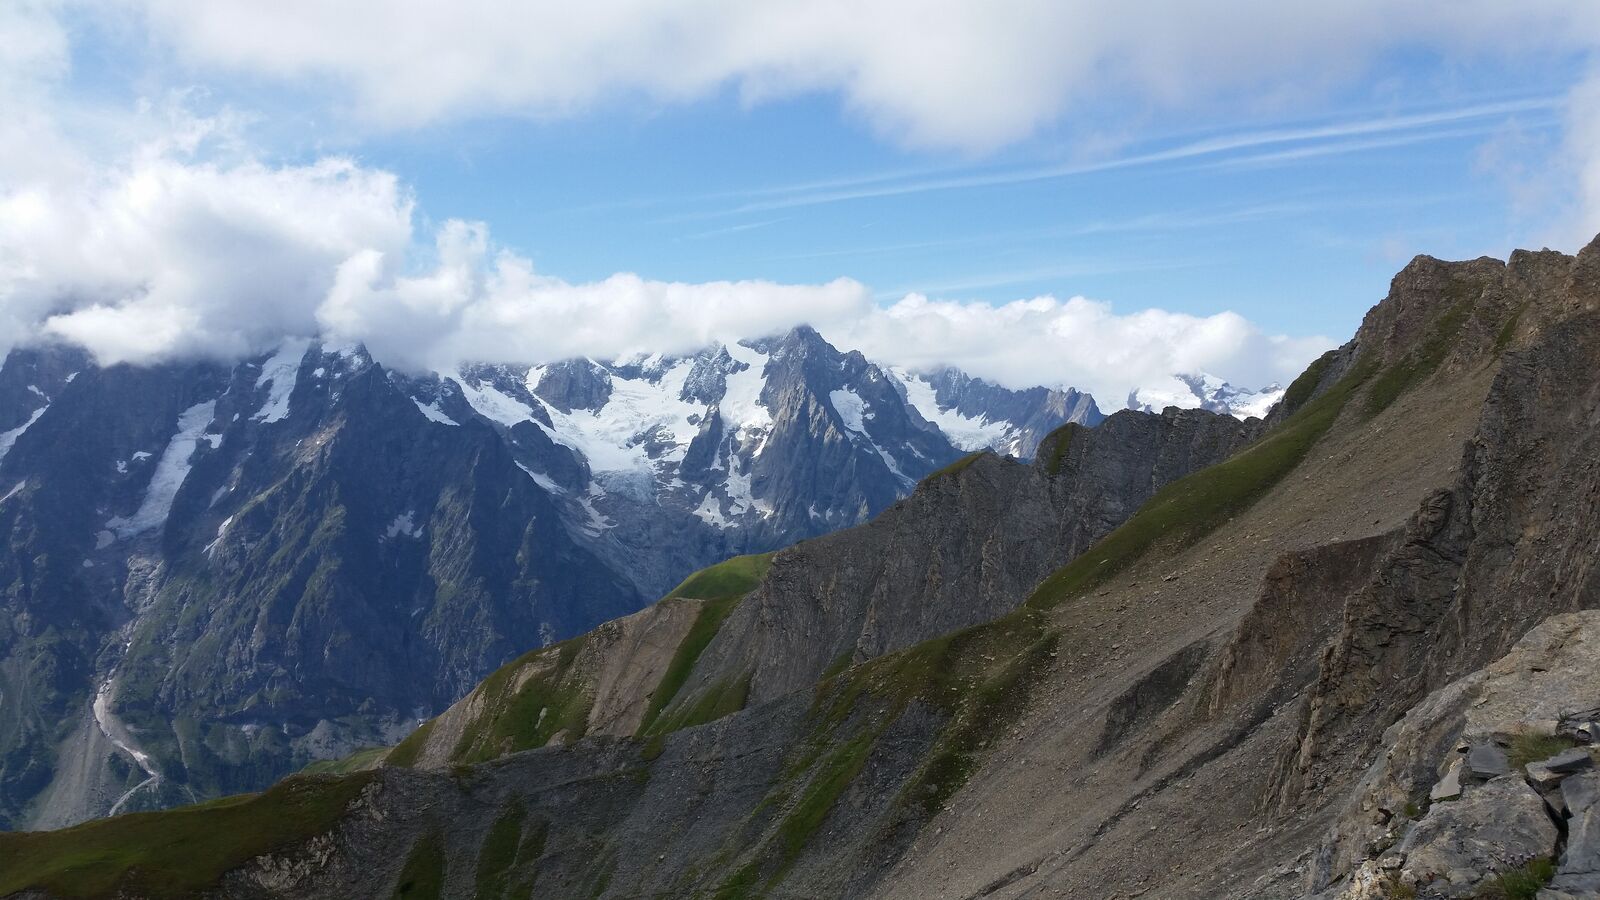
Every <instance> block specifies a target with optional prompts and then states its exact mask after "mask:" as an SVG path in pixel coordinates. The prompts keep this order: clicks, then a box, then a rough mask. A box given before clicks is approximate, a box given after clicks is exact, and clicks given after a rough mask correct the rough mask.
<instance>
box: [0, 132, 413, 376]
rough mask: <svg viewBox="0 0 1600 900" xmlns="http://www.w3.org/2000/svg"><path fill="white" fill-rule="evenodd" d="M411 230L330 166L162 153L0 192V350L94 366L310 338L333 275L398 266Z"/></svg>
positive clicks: (396, 190)
mask: <svg viewBox="0 0 1600 900" xmlns="http://www.w3.org/2000/svg"><path fill="white" fill-rule="evenodd" d="M411 228H412V221H411V201H410V199H409V196H408V195H407V194H406V193H405V192H404V191H403V190H402V189H401V188H400V185H399V183H398V181H397V180H396V179H395V178H394V176H392V175H390V174H388V173H386V172H381V171H374V170H370V169H364V168H361V167H360V166H357V165H355V164H353V163H351V162H350V161H348V160H342V159H324V160H321V161H319V162H316V163H314V164H311V165H306V166H280V167H273V166H268V165H264V164H262V163H260V162H255V161H244V162H238V163H235V164H219V163H214V162H202V161H197V160H194V159H191V158H186V156H185V154H184V152H183V150H182V149H181V148H177V147H174V146H170V145H169V146H158V147H151V148H146V149H145V150H143V151H141V152H140V153H138V154H136V155H135V157H134V158H133V159H131V160H128V161H126V162H124V163H122V164H119V165H117V166H114V167H111V168H108V169H105V170H101V171H93V172H91V173H89V174H87V175H86V176H85V177H84V178H83V179H82V180H79V181H75V182H62V181H49V182H26V183H24V184H22V185H21V186H19V187H15V188H12V189H9V190H6V189H4V188H0V345H4V344H8V343H11V342H14V341H17V340H25V339H28V338H31V337H59V338H65V339H68V340H71V341H74V342H77V343H81V344H83V345H85V346H87V347H90V348H91V349H93V350H94V352H95V353H96V355H97V356H98V357H99V358H100V359H101V360H102V361H103V362H107V363H114V362H121V361H136V362H142V361H148V360H152V359H158V358H162V357H166V356H172V355H177V354H211V355H218V356H236V355H239V354H242V353H246V352H252V351H255V350H258V349H260V348H261V347H263V346H265V345H266V344H268V343H270V342H271V341H273V340H276V339H277V338H278V337H281V336H283V335H284V334H308V333H311V332H312V331H314V330H316V328H317V327H318V320H317V311H318V309H319V308H320V307H321V306H322V304H323V303H324V302H325V299H326V297H327V294H328V291H329V289H330V288H331V287H332V285H333V278H334V273H335V271H336V269H337V267H338V266H339V265H340V264H342V263H344V262H345V261H346V260H347V259H349V258H350V257H351V256H352V255H355V254H358V253H362V252H378V253H383V252H388V253H392V254H397V255H403V254H404V252H405V248H406V246H407V244H408V243H409V241H410V239H411ZM6 332H9V334H7V333H6ZM6 338H9V340H6Z"/></svg>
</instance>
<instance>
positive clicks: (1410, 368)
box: [1366, 285, 1473, 418]
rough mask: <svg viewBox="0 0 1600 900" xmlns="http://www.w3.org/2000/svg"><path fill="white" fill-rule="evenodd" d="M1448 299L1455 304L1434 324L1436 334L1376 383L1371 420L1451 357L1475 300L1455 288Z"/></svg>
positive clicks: (1370, 397)
mask: <svg viewBox="0 0 1600 900" xmlns="http://www.w3.org/2000/svg"><path fill="white" fill-rule="evenodd" d="M1445 296H1446V297H1447V298H1449V299H1452V300H1454V301H1455V303H1454V305H1453V306H1451V307H1450V309H1448V310H1446V311H1445V313H1444V315H1441V316H1440V317H1439V319H1438V321H1437V322H1435V323H1434V326H1433V329H1432V331H1430V332H1429V334H1428V337H1427V338H1426V339H1424V340H1423V342H1422V345H1421V346H1420V347H1418V348H1417V349H1416V350H1414V351H1412V352H1411V353H1409V354H1407V355H1406V357H1405V358H1404V359H1402V360H1400V361H1399V362H1397V363H1395V364H1393V365H1391V366H1389V367H1388V368H1386V369H1384V370H1383V371H1382V372H1380V373H1379V374H1378V376H1377V377H1376V378H1374V379H1373V380H1372V388H1371V389H1370V390H1368V391H1367V402H1366V412H1367V416H1368V417H1369V418H1370V417H1372V416H1375V415H1377V414H1378V413H1381V412H1383V411H1384V410H1385V409H1388V408H1389V406H1390V404H1392V403H1394V401H1395V400H1397V399H1399V398H1400V395H1401V394H1404V393H1405V392H1406V391H1409V390H1411V389H1412V388H1413V387H1415V386H1417V385H1418V384H1421V383H1422V381H1423V379H1425V378H1427V377H1428V376H1429V375H1432V374H1433V373H1434V372H1435V371H1437V370H1438V368H1439V366H1440V365H1442V364H1443V363H1444V360H1445V357H1446V356H1449V355H1450V348H1451V346H1452V345H1453V344H1454V343H1455V339H1456V336H1457V335H1458V334H1460V333H1461V328H1462V326H1463V325H1465V324H1466V323H1467V317H1468V316H1469V315H1470V314H1471V313H1472V305H1473V297H1472V295H1471V292H1470V289H1468V288H1459V287H1457V286H1455V285H1452V286H1451V288H1449V289H1447V290H1446V291H1445Z"/></svg>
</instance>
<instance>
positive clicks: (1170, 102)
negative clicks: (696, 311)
mask: <svg viewBox="0 0 1600 900" xmlns="http://www.w3.org/2000/svg"><path fill="white" fill-rule="evenodd" d="M124 3H126V4H128V5H129V6H132V7H133V8H135V9H137V10H140V11H141V12H142V13H143V14H144V17H145V20H146V21H147V22H148V23H149V27H150V29H151V30H152V32H153V33H154V34H156V35H158V36H160V37H161V38H162V39H164V40H165V41H166V42H167V43H168V44H170V46H172V47H173V48H174V49H175V50H176V52H177V53H178V54H179V55H180V56H181V57H182V58H184V59H186V60H188V61H189V62H191V63H193V64H196V65H200V66H207V67H214V68H217V69H225V70H231V71H239V72H244V73H249V74H257V75H261V74H264V75H267V76H270V77H277V78H287V79H296V80H302V81H305V82H308V83H314V84H319V85H327V84H331V85H332V86H333V87H334V88H335V89H337V90H339V91H341V92H342V93H343V95H344V96H345V97H346V99H347V100H348V101H349V102H350V103H351V104H352V105H353V107H354V108H355V109H356V111H358V112H359V113H360V114H362V115H364V116H366V117H367V118H368V119H369V120H371V121H374V122H377V123H380V124H384V125H392V126H402V127H404V126H412V125H418V124H423V123H427V122H432V121H436V120H439V119H442V118H455V117H460V116H463V115H478V114H492V113H505V112H511V113H531V114H535V115H566V114H571V113H574V112H578V111H582V110H585V109H587V108H589V107H591V106H593V105H594V104H596V103H600V102H605V101H607V100H609V99H613V98H617V97H628V96H641V95H642V96H644V97H646V98H649V99H650V100H653V101H658V102H659V101H664V102H679V101H685V100H692V99H695V98H699V97H703V96H705V95H707V94H709V93H712V92H714V91H717V90H721V89H723V88H725V87H728V86H732V87H734V88H735V89H737V90H738V91H739V92H740V94H741V95H742V96H744V97H745V98H746V99H747V100H749V101H751V102H759V101H761V100H764V99H766V98H769V97H781V96H788V95H793V94H796V93H802V92H812V91H828V92H835V93H837V94H838V95H839V96H840V97H841V99H842V101H843V103H844V105H845V106H846V107H847V108H848V109H850V110H851V111H853V112H854V113H855V114H857V115H859V116H860V117H862V118H863V119H864V120H865V121H866V122H868V123H869V124H870V125H871V126H872V127H873V128H874V129H876V130H878V131H879V132H881V133H883V134H886V135H888V136H890V137H892V138H894V139H897V140H899V141H903V142H906V143H911V144H918V145H936V146H955V147H960V148H966V149H979V150H981V149H986V148H991V147H995V146H998V145H1001V144H1004V143H1006V142H1008V141H1011V140H1014V139H1017V138H1020V137H1023V136H1025V135H1027V134H1029V133H1030V132H1032V131H1034V130H1036V129H1037V128H1038V127H1039V126H1040V125H1042V124H1044V123H1047V122H1050V121H1053V120H1056V119H1059V118H1061V117H1063V116H1070V115H1072V114H1073V113H1074V112H1075V111H1078V110H1080V109H1086V108H1088V107H1090V106H1094V105H1100V106H1104V105H1105V104H1106V103H1111V104H1113V105H1116V106H1124V107H1127V108H1129V109H1131V110H1133V111H1134V113H1135V114H1137V113H1138V112H1139V111H1141V110H1144V109H1147V108H1151V107H1155V108H1177V107H1181V106H1190V105H1193V104H1196V103H1208V102H1210V103H1228V104H1237V103H1238V102H1240V101H1241V100H1243V101H1246V102H1249V101H1260V102H1275V103H1290V102H1293V101H1294V100H1295V99H1297V98H1303V97H1305V96H1308V95H1311V94H1315V93H1319V92H1322V91H1325V90H1327V89H1329V88H1331V87H1334V86H1336V85H1339V84H1342V83H1344V82H1346V81H1348V80H1349V79H1351V78H1353V77H1356V76H1359V75H1361V74H1363V73H1364V72H1365V71H1366V70H1367V69H1368V67H1369V66H1370V65H1371V64H1373V63H1374V62H1375V61H1377V60H1379V59H1380V58H1382V57H1384V55H1385V54H1389V53H1393V52H1407V53H1415V52H1417V51H1426V52H1434V53H1437V54H1439V55H1441V56H1443V57H1445V58H1446V59H1451V60H1455V59H1461V58H1463V57H1469V56H1479V57H1482V56H1487V57H1494V58H1499V59H1514V58H1515V56H1516V54H1520V53H1527V52H1530V51H1535V52H1541V53H1548V52H1552V51H1554V52H1563V51H1572V50H1578V51H1586V50H1592V49H1594V48H1595V47H1597V46H1600V5H1597V4H1595V3H1593V2H1592V0H1524V2H1519V3H1506V2H1504V0H1403V2H1398V3H1397V2H1394V0H1344V2H1339V3H1316V4H1311V3H1284V2H1282V0H1227V2H1219V3H1194V2H1190V0H811V2H806V3H793V2H788V0H690V2H669V3H664V2H660V0H594V2H587V3H582V4H570V3H553V2H539V3H525V4H507V3H504V2H500V0H456V2H452V3H448V4H446V3H438V2H435V0H342V2H339V3H327V2H322V0H283V2H277V3H260V2H257V0H124Z"/></svg>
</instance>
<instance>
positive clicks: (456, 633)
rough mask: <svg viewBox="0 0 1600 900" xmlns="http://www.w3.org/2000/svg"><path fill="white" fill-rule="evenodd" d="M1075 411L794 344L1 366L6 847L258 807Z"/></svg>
mask: <svg viewBox="0 0 1600 900" xmlns="http://www.w3.org/2000/svg"><path fill="white" fill-rule="evenodd" d="M1101 418H1102V416H1101V413H1100V412H1099V410H1098V409H1097V408H1096V407H1095V404H1094V401H1093V399H1092V398H1090V397H1088V396H1087V395H1084V394H1080V393H1078V392H1076V391H1072V390H1050V389H1044V388H1035V389H1032V390H1028V391H1010V390H1006V389H1004V388H1000V387H998V386H996V385H993V384H990V383H988V382H985V381H981V380H978V379H974V378H970V377H968V376H966V375H964V374H963V373H961V372H959V371H956V370H954V369H941V370H937V371H934V372H930V373H922V374H913V373H910V372H906V371H903V370H892V371H891V370H887V369H884V368H880V367H879V366H876V365H874V364H872V363H871V362H869V361H867V360H866V359H865V358H863V357H862V356H861V355H860V354H859V353H841V352H839V351H837V350H836V349H835V348H833V347H832V346H831V345H829V344H828V343H827V342H826V341H824V340H823V339H822V338H821V336H820V335H818V334H817V333H816V332H815V331H813V330H811V329H809V328H804V327H802V328H797V329H794V330H793V331H791V332H789V333H787V334H784V335H780V336H777V337H772V338H766V339H762V340H752V341H746V342H743V343H737V344H730V345H726V346H721V345H719V346H716V347H711V348H708V349H706V350H704V351H702V352H700V353H697V354H694V355H692V356H686V357H667V356H661V355H656V356H650V357H643V358H638V359H633V360H626V361H620V362H604V363H602V362H596V361H592V360H570V361H565V362H560V363H556V364H552V365H547V366H539V367H527V366H506V365H486V364H479V365H468V366H462V367H461V368H460V369H459V370H456V371H451V372H448V373H426V374H415V373H401V372H397V371H393V370H390V369H387V368H385V367H384V366H382V365H381V364H380V363H379V362H377V361H375V360H373V359H372V358H371V356H370V355H369V354H368V353H367V352H366V350H365V349H364V348H363V347H361V346H359V345H342V346H340V345H332V344H328V343H324V342H319V341H315V340H310V339H291V340H286V341H285V342H284V343H283V344H282V345H281V346H280V347H278V348H276V349H275V350H274V351H273V352H271V353H269V354H266V355H263V356H261V357H258V358H254V359H250V360H246V361H243V362H241V363H218V362H206V361H199V362H182V363H171V364H166V365H158V366H147V367H130V366H116V367H111V368H102V367H99V366H96V365H94V364H93V363H92V361H91V360H89V359H88V358H86V357H85V356H84V354H82V353H81V352H79V351H76V350H74V349H72V348H70V347H63V346H45V347H35V348H23V349H18V350H14V351H12V352H11V353H10V355H9V356H8V357H7V358H6V360H5V363H4V366H3V367H0V429H3V431H0V498H3V499H0V534H3V535H4V541H5V548H4V551H3V553H0V598H3V601H4V603H5V605H6V611H7V616H6V618H7V623H6V625H5V626H4V631H3V632H0V693H3V696H4V697H5V701H6V702H5V703H4V705H3V706H4V712H3V713H0V824H4V825H7V826H9V827H52V826H60V825H66V824H70V823H72V822H76V821H80V820H82V819H84V818H89V817H93V816H96V815H101V814H104V813H107V812H122V811H127V810H133V809H142V808H152V807H156V806H163V805H170V804H173V803H179V802H189V801H194V800H199V799H205V798H208V797H214V796H218V795H220V794H224V793H229V792H236V791H241V790H253V789H259V788H261V787H265V786H266V785H268V784H270V783H271V782H272V781H274V780H276V779H277V778H279V777H282V776H283V775H286V774H288V773H289V772H291V771H293V770H294V769H296V768H298V767H300V766H302V765H304V764H306V763H307V762H310V761H314V760H317V759H326V758H330V757H337V756H342V755H344V754H346V753H348V752H350V751H351V750H353V749H355V748H358V747H363V746H369V745H374V744H386V743H393V742H395V741H397V740H399V739H400V738H401V737H403V736H404V735H405V734H406V733H408V732H409V730H410V729H411V728H413V727H415V725H416V724H417V722H418V721H420V720H422V719H426V718H427V717H428V716H430V715H432V714H434V713H436V712H438V711H440V710H442V709H443V708H444V707H445V706H446V705H448V704H449V703H451V702H452V701H454V700H456V699H457V698H459V697H460V696H461V695H462V694H464V693H465V692H466V691H468V690H469V689H470V688H471V687H472V686H473V685H475V684H476V683H477V682H478V680H479V679H481V678H482V677H483V676H484V675H486V674H487V673H489V672H490V671H492V670H493V669H494V668H495V667H496V666H498V665H499V664H501V663H503V662H505V661H506V660H507V659H509V658H511V657H512V656H514V655H516V654H517V653H519V652H521V651H523V650H525V649H527V648H529V647H538V646H544V645H547V644H550V643H552V642H555V641H559V640H562V639H565V638H569V637H572V636H574V635H577V634H580V633H582V632H584V631H586V630H588V629H590V628H592V627H594V626H596V625H598V624H600V623H601V622H604V621H606V620H608V619H611V618H614V617H616V616H620V615H624V614H627V613H631V612H633V611H635V610H637V609H639V608H640V607H642V606H644V605H645V603H646V602H647V601H648V600H649V599H650V598H654V597H657V596H660V595H662V594H663V593H665V592H666V591H667V590H668V589H669V588H671V587H672V586H673V585H674V584H676V583H677V582H678V581H680V580H681V579H682V578H683V577H684V576H686V575H687V574H689V573H690V572H692V571H694V570H695V569H698V568H701V567H704V566H706V565H709V564H711V563H713V562H716V561H717V560H721V559H724V558H726V557H728V556H730V555H734V554H739V553H750V552H757V553H759V552H766V551H770V550H773V549H776V548H779V547H782V546H787V545H789V544H792V543H794V542H796V541H798V540H801V539H804V538H807V537H813V536H816V535H819V534H823V533H826V532H828V531H832V530H835V529H838V528H842V527H846V526H849V525H853V524H856V523H859V522H862V521H864V520H866V519H868V518H870V517H871V516H873V515H875V514H877V513H879V512H881V511H882V510H883V509H885V508H886V507H888V506H890V505H891V504H893V503H894V502H896V501H897V500H898V499H899V498H901V497H903V496H905V495H906V494H908V493H909V492H910V491H911V490H912V489H913V488H914V486H915V485H916V482H917V480H918V479H920V478H922V477H924V476H926V475H928V474H929V473H930V472H933V471H935V470H936V469H938V468H940V467H943V466H946V465H949V464H951V463H952V462H955V461H956V460H958V459H960V458H961V457H962V455H963V454H964V453H967V452H969V451H972V450H974V449H977V448H990V447H994V448H999V449H1002V450H1004V451H1005V452H1008V453H1011V454H1016V455H1031V454H1032V453H1033V452H1034V450H1035V449H1036V447H1037V445H1038V443H1039V441H1040V440H1041V438H1042V437H1043V436H1044V435H1045V434H1047V433H1049V432H1050V431H1051V430H1053V429H1054V428H1056V427H1058V426H1059V425H1061V424H1063V423H1065V422H1069V421H1070V422H1078V423H1082V424H1086V425H1094V424H1096V423H1098V422H1099V421H1100V420H1101Z"/></svg>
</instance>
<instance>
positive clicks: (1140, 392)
mask: <svg viewBox="0 0 1600 900" xmlns="http://www.w3.org/2000/svg"><path fill="white" fill-rule="evenodd" d="M1282 397H1283V387H1282V386H1281V385H1278V384H1269V385H1267V386H1266V387H1264V388H1261V389H1259V390H1254V391H1252V390H1249V389H1247V388H1240V387H1235V386H1233V385H1232V384H1229V383H1228V382H1226V381H1223V380H1222V379H1221V378H1218V377H1217V376H1215V375H1211V374H1207V373H1205V372H1201V373H1197V374H1193V375H1173V376H1172V377H1170V378H1168V379H1166V380H1163V381H1159V382H1157V383H1155V384H1152V385H1147V386H1144V387H1140V388H1135V389H1134V390H1133V391H1131V392H1129V394H1128V408H1129V409H1138V410H1143V411H1145V412H1160V411H1161V410H1163V409H1165V408H1167V407H1169V406H1176V407H1179V408H1181V409H1208V410H1210V411H1212V412H1219V413H1227V414H1229V415H1231V416H1234V417H1235V418H1239V419H1248V418H1251V417H1256V418H1261V417H1264V416H1266V414H1267V411H1268V410H1270V409H1272V406H1273V404H1275V403H1277V402H1278V400H1279V399H1281V398H1282Z"/></svg>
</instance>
